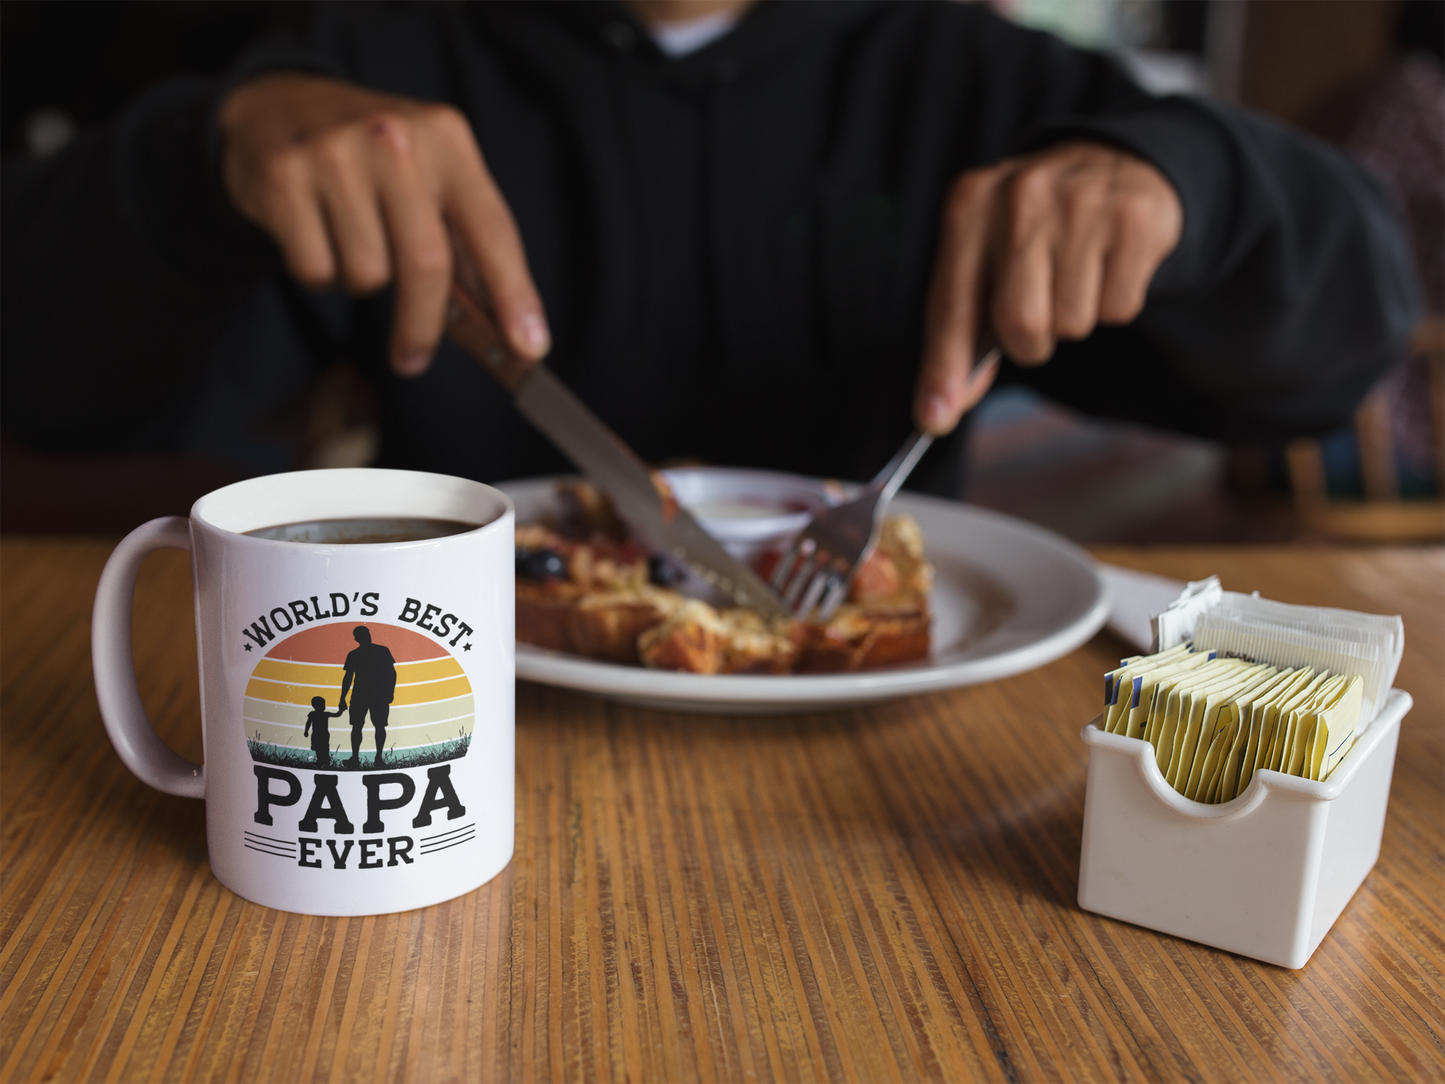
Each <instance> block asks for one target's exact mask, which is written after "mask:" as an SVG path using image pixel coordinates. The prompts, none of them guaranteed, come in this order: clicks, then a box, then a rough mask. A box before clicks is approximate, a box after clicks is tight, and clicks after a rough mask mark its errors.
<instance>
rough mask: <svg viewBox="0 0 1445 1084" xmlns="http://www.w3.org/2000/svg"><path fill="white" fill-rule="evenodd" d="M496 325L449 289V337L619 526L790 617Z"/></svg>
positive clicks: (740, 596) (750, 602) (751, 603)
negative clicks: (596, 491) (506, 393)
mask: <svg viewBox="0 0 1445 1084" xmlns="http://www.w3.org/2000/svg"><path fill="white" fill-rule="evenodd" d="M488 308H489V306H488ZM495 326H496V324H495V321H494V320H492V319H491V313H490V312H488V311H487V310H486V309H485V308H483V307H481V306H479V305H478V304H477V302H476V301H475V300H474V299H473V297H472V296H471V295H470V293H469V291H467V290H465V289H463V288H462V287H460V286H457V287H455V288H454V289H453V291H452V308H451V312H450V314H449V318H448V324H447V330H448V332H449V333H450V335H451V337H452V338H453V339H454V340H455V341H456V342H457V343H458V345H460V346H462V347H463V348H464V349H466V350H467V351H468V352H469V353H471V354H474V355H475V356H476V357H477V359H478V360H479V361H481V363H482V364H483V366H485V367H486V369H487V370H488V371H489V372H491V373H492V375H493V376H495V377H496V378H497V379H498V380H499V381H500V382H501V383H502V385H503V386H504V387H506V388H507V389H508V390H510V391H511V392H512V396H513V402H514V403H515V404H516V407H517V409H518V410H519V411H520V412H521V414H522V416H523V417H525V418H526V419H527V420H528V421H529V422H531V423H532V424H533V425H535V426H536V427H537V428H538V429H539V430H541V432H542V433H543V435H544V436H546V437H547V438H548V439H549V440H550V441H551V442H552V443H553V444H555V445H556V446H557V448H558V449H559V450H560V451H561V452H562V453H563V454H564V455H566V456H567V458H568V459H570V460H572V462H573V463H574V464H576V465H577V467H578V469H579V470H581V471H582V473H583V474H585V475H587V477H589V478H590V479H592V481H593V482H595V483H596V484H597V486H598V488H600V489H601V490H602V491H603V492H604V493H606V494H607V496H608V497H609V498H611V500H612V503H613V505H614V506H615V507H616V509H617V512H618V514H619V515H620V516H621V517H622V518H623V519H624V520H626V521H627V522H628V523H630V524H631V525H632V526H633V527H634V528H635V529H637V530H638V531H639V532H640V533H641V534H642V535H644V536H645V537H646V538H647V539H648V540H649V541H650V542H652V543H653V544H654V545H656V546H659V547H661V549H662V551H663V552H664V553H665V554H666V555H668V556H670V557H672V559H673V560H675V561H677V562H679V563H680V564H682V565H684V566H685V567H687V568H688V569H689V570H691V571H692V572H693V573H694V574H695V575H697V576H698V577H699V578H700V579H702V580H703V581H704V582H705V583H707V584H708V585H709V586H711V587H712V588H714V589H715V590H717V591H718V592H720V593H721V594H723V595H725V596H726V597H728V598H730V599H732V600H733V601H734V602H735V603H737V604H738V605H739V606H744V607H747V608H748V609H752V610H757V611H759V612H761V613H763V614H764V615H766V616H770V617H773V616H776V617H790V616H791V615H790V614H789V613H788V611H787V610H786V609H785V608H784V607H783V604H782V603H781V602H780V601H779V599H778V597H777V595H776V594H774V593H773V590H772V588H770V587H769V586H768V585H767V584H766V583H765V582H764V581H763V579H762V577H760V576H759V575H758V574H757V573H756V572H754V571H753V570H752V569H751V568H749V567H748V566H747V565H746V564H744V563H743V562H742V561H739V560H738V559H737V558H736V557H734V556H733V555H732V554H730V553H728V551H727V550H726V549H724V548H723V546H722V544H721V543H719V542H718V541H717V540H716V539H715V538H713V537H712V535H710V534H708V533H707V532H706V531H704V530H703V529H702V527H700V526H699V525H698V523H697V521H696V520H695V519H693V517H692V514H691V513H690V512H688V510H687V509H686V508H682V507H680V506H672V505H670V506H669V507H668V508H666V509H664V507H663V501H662V496H661V494H659V493H658V491H657V487H656V486H655V485H653V481H652V474H651V472H649V471H648V469H647V465H646V464H645V463H643V462H642V460H641V459H639V458H638V457H637V454H636V453H635V452H633V451H632V449H631V448H629V447H628V446H627V444H626V443H625V442H624V441H623V440H622V438H621V437H619V436H618V435H617V434H616V433H614V432H613V431H612V430H611V429H609V428H608V427H607V426H606V425H605V424H604V423H603V421H602V419H600V418H598V417H597V415H596V414H594V413H593V412H592V411H591V409H589V408H588V406H587V405H586V404H585V403H583V402H582V400H581V399H579V398H577V396H576V395H575V394H573V392H572V390H571V389H570V388H568V387H567V385H566V384H564V383H562V381H561V380H559V379H558V378H557V376H556V374H555V373H553V372H552V371H551V370H550V369H549V368H547V366H546V365H544V364H542V363H537V364H535V365H531V366H526V365H525V364H523V363H521V362H520V360H519V359H517V358H516V357H514V356H513V355H512V354H511V352H510V351H508V350H507V349H506V348H505V347H504V346H502V344H501V343H500V341H499V340H498V339H497V337H496V336H495V335H494V334H493V333H492V332H491V330H490V329H491V328H493V327H495Z"/></svg>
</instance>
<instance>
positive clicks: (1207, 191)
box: [3, 0, 1418, 491]
mask: <svg viewBox="0 0 1445 1084" xmlns="http://www.w3.org/2000/svg"><path fill="white" fill-rule="evenodd" d="M282 69H293V70H307V71H314V72H320V73H327V74H332V75H335V76H338V77H341V78H345V79H348V80H352V81H354V82H357V83H360V84H363V85H365V86H368V87H372V88H375V89H377V90H382V91H387V92H391V93H394V94H401V95H408V96H412V97H416V98H422V99H428V100H434V101H444V102H450V103H452V104H453V105H455V106H457V107H458V108H460V109H461V110H462V111H463V112H464V113H465V114H466V116H467V117H468V118H469V119H470V121H471V124H472V126H473V128H474V130H475V132H476V136H477V140H478V142H479V144H480V146H481V148H482V151H483V153H484V155H485V156H486V159H487V162H488V165H489V166H490V168H491V170H492V173H493V175H494V176H495V178H496V180H497V182H498V184H499V186H500V188H501V190H502V193H503V194H504V196H505V197H506V199H507V201H508V203H509V204H510V206H511V208H512V210H513V212H514V214H515V216H516V219H517V222H518V225H519V227H520V230H521V234H522V238H523V242H524V244H525V246H526V251H527V256H528V259H529V261H530V265H531V269H532V272H533V275H534V277H535V279H536V282H537V285H538V287H539V289H540V291H541V296H542V299H543V303H544V305H545V306H546V311H547V316H548V319H549V323H550V325H551V328H552V332H553V338H554V343H555V346H554V349H553V352H552V356H551V359H550V361H551V364H552V365H553V367H554V368H555V370H556V371H557V373H558V374H559V375H560V376H561V377H562V378H563V379H564V380H565V381H567V382H568V383H569V384H570V385H571V386H572V387H573V388H574V390H576V391H577V392H578V394H579V395H581V397H582V398H583V399H584V400H585V401H586V402H588V403H589V404H590V405H591V406H592V407H593V408H595V409H596V411H597V412H598V413H599V414H600V415H601V416H602V417H603V418H604V419H605V420H606V421H607V422H608V423H610V424H611V425H612V426H613V427H614V428H615V429H616V430H617V431H618V432H619V433H620V434H621V435H622V437H623V438H624V439H625V440H627V441H628V442H629V443H631V444H632V445H633V447H634V448H636V450H637V451H638V452H639V453H640V454H641V455H642V456H643V457H644V458H647V459H650V460H663V459H667V458H676V457H696V458H699V459H702V460H705V461H711V462H716V463H728V464H738V465H747V466H760V467H770V468H776V469H786V470H795V471H801V472H805V473H809V474H820V475H830V476H840V477H866V476H869V475H871V474H872V473H873V472H874V471H875V470H876V469H877V468H878V467H879V466H880V465H881V464H882V463H883V462H884V461H885V460H886V459H887V458H888V456H889V455H890V454H891V452H892V451H893V450H894V449H895V448H896V446H897V445H898V443H899V442H900V440H901V439H902V437H903V436H904V435H905V433H906V432H907V430H908V428H909V425H910V401H911V388H912V385H913V381H914V375H915V372H916V368H917V364H918V360H919V356H920V352H921V345H922V330H923V299H924V294H925V291H926V289H927V285H928V281H929V276H930V272H931V268H932V261H933V258H934V253H935V246H936V241H937V235H938V222H939V211H940V207H941V204H942V201H943V198H944V195H945V191H946V189H947V186H948V185H949V183H950V181H951V180H953V179H954V178H955V177H957V176H958V175H959V173H961V172H962V171H964V170H967V169H971V168H975V167H979V166H985V165H988V164H990V163H995V162H997V161H999V160H1000V159H1001V158H1003V157H1005V156H1008V155H1013V154H1018V153H1020V152H1025V151H1028V150H1031V149H1036V148H1040V147H1044V146H1047V145H1050V144H1053V143H1057V142H1060V141H1063V140H1069V139H1080V138H1082V139H1090V140H1096V141H1100V142H1103V143H1107V144H1111V145H1114V146H1116V147H1120V148H1123V149H1126V150H1128V151H1130V152H1132V153H1134V154H1137V155H1139V156H1140V157H1142V158H1144V159H1146V160H1148V161H1149V162H1152V163H1153V164H1154V165H1155V166H1157V167H1158V168H1159V169H1160V170H1161V171H1162V172H1163V174H1164V175H1165V176H1166V177H1167V178H1168V179H1169V180H1170V182H1172V184H1173V185H1174V187H1175V188H1176V190H1177V191H1178V193H1179V196H1180V199H1181V201H1182V204H1183V210H1184V225H1183V236H1182V239H1181V241H1180V243H1179V246H1178V248H1177V249H1176V251H1175V252H1174V253H1173V254H1172V255H1171V256H1170V257H1169V258H1168V259H1167V260H1166V262H1165V263H1164V264H1163V266H1162V267H1161V268H1160V269H1159V271H1158V273H1157V275H1156V276H1155V279H1154V282H1153V285H1152V287H1151V289H1150V292H1149V297H1148V302H1147V305H1146V307H1145V310H1144V312H1143V314H1142V315H1141V316H1140V317H1139V318H1138V319H1137V320H1135V321H1134V322H1133V323H1132V324H1131V325H1129V326H1127V327H1121V328H1102V329H1100V330H1098V331H1096V332H1095V333H1094V334H1093V335H1092V336H1090V337H1089V338H1088V339H1087V340H1085V341H1082V342H1076V343H1064V344H1061V345H1060V347H1059V349H1058V351H1057V353H1056V355H1055V357H1054V359H1053V360H1052V361H1051V362H1050V363H1049V364H1048V365H1046V366H1044V367H1042V368H1039V369H1033V370H1020V369H1013V368H1012V367H1007V371H1006V372H1005V374H1004V378H1005V379H1006V380H1007V379H1011V380H1017V381H1023V382H1027V383H1028V384H1030V385H1032V386H1034V387H1036V388H1038V389H1039V390H1041V391H1042V392H1044V393H1045V394H1047V395H1049V396H1052V397H1054V398H1055V399H1057V400H1059V401H1061V402H1064V403H1066V404H1069V405H1072V406H1074V407H1077V408H1079V409H1081V410H1084V411H1087V412H1092V413H1096V414H1100V415H1107V416H1114V417H1121V418H1130V419H1137V420H1141V421H1145V422H1149V423H1153V424H1155V425H1161V426H1169V427H1173V428H1177V429H1180V430H1184V431H1187V432H1192V433H1197V434H1202V435H1207V436H1214V437H1222V438H1226V439H1239V438H1244V439H1254V438H1261V437H1282V436H1290V435H1294V434H1298V433H1306V432H1316V431H1321V430H1323V429H1326V428H1328V427H1331V426H1334V425H1336V424H1338V423H1340V422H1341V421H1342V420H1344V419H1345V418H1346V417H1347V416H1348V414H1349V412H1350V411H1351V409H1352V408H1353V407H1354V405H1355V404H1356V402H1357V401H1358V400H1359V399H1360V397H1361V396H1362V395H1363V394H1364V392H1365V391H1366V390H1367V389H1368V387H1369V385H1370V384H1371V383H1372V382H1373V381H1374V379H1375V378H1376V377H1377V376H1378V375H1379V374H1380V373H1381V372H1382V371H1383V370H1384V369H1385V368H1386V367H1387V366H1388V365H1389V364H1390V363H1391V362H1393V361H1394V360H1396V359H1397V358H1398V357H1399V356H1400V354H1401V352H1402V350H1403V347H1404V343H1405V342H1406V340H1407V338H1408V336H1409V333H1410V330H1411V328H1412V325H1413V322H1414V319H1415V317H1416V315H1417V311H1418V300H1417V290H1416V288H1415V286H1414V282H1413V277H1412V271H1411V269H1410V268H1411V265H1410V259H1409V253H1408V249H1407V246H1406V244H1405V242H1404V240H1403V237H1402V235H1401V232H1400V229H1399V226H1398V224H1397V219H1396V215H1395V213H1394V210H1393V208H1392V207H1391V205H1390V203H1389V199H1388V197H1387V196H1386V195H1385V194H1384V191H1383V189H1382V187H1381V186H1380V185H1378V184H1377V183H1375V182H1374V181H1373V180H1372V179H1371V178H1370V177H1368V176H1367V175H1366V174H1365V173H1364V172H1363V171H1362V170H1361V169H1360V168H1358V167H1356V166H1355V165H1353V164H1351V163H1350V162H1349V161H1347V160H1346V159H1344V158H1343V157H1341V156H1340V155H1338V154H1336V153H1335V152H1333V151H1331V150H1330V149H1328V148H1327V147H1325V146H1324V145H1323V144H1320V143H1318V142H1315V141H1313V140H1311V139H1310V138H1308V137H1306V136H1304V135H1302V134H1300V133H1298V132H1295V131H1292V130H1289V129H1287V128H1285V127H1283V126H1282V125H1280V124H1278V123H1275V122H1272V121H1270V120H1267V119H1265V118H1262V117H1259V116H1255V115H1251V114H1248V113H1246V112H1244V111H1240V110H1233V109H1226V108H1222V107H1218V106H1215V105H1211V104H1208V103H1205V102H1201V101H1194V100H1189V99H1184V98H1178V97H1169V98H1155V97H1151V96H1149V95H1147V94H1145V93H1144V92H1143V91H1141V90H1140V89H1139V88H1138V87H1137V86H1135V85H1134V84H1133V83H1131V82H1130V81H1129V79H1128V78H1127V77H1126V76H1125V75H1123V74H1122V72H1121V71H1120V70H1119V69H1118V68H1117V67H1116V66H1115V65H1114V64H1113V63H1112V62H1111V61H1109V60H1108V59H1106V58H1104V57H1102V56H1099V55H1097V54H1093V53H1089V52H1085V51H1081V50H1078V49H1074V48H1071V47H1070V46H1068V45H1065V44H1064V43H1062V42H1060V41H1059V40H1057V39H1056V38H1053V37H1051V36H1049V35H1046V34H1042V33H1036V32H1032V31H1028V30H1023V29H1020V28H1018V27H1016V26H1013V25H1011V24H1009V23H1007V22H1005V21H1003V20H1001V19H999V18H997V17H996V16H994V15H993V14H992V13H990V12H989V11H988V10H987V9H986V8H985V7H984V6H983V5H980V4H959V3H952V2H946V0H945V2H937V3H930V2H898V3H887V2H885V3H867V2H844V3H829V2H812V3H801V2H795V3H780V2H768V0H765V2H764V3H761V4H759V5H758V6H757V7H755V8H753V9H752V10H751V11H750V12H749V13H748V14H747V15H746V16H745V17H744V18H743V19H742V20H741V22H740V23H739V24H738V25H737V26H736V27H735V28H734V29H733V30H732V31H731V32H730V33H728V34H727V35H726V36H724V37H723V38H721V39H720V40H718V41H715V42H714V43H712V44H710V45H709V46H707V47H706V48H703V49H702V50H700V51H698V52H696V53H693V54H691V55H688V56H685V57H682V58H680V59H669V58H668V57H666V56H665V55H664V54H663V53H662V52H661V51H659V49H658V48H657V47H656V46H655V45H654V44H653V42H652V41H651V39H650V38H649V37H648V35H647V33H646V31H645V29H644V28H643V26H642V25H641V24H640V23H638V22H637V21H636V20H635V19H634V18H633V17H632V16H631V15H630V13H629V12H628V11H627V10H626V9H625V8H624V7H622V6H621V5H618V4H613V3H601V2H599V3H581V4H563V3H542V4H511V3H488V4H469V5H461V4H401V5H398V4H380V3H375V4H344V5H339V6H336V7H326V8H321V9H318V11H317V13H316V18H315V26H314V32H313V34H312V35H311V37H310V38H309V39H308V40H307V41H306V42H305V43H304V44H303V45H302V46H298V47H286V48H282V47H279V46H277V47H269V48H265V49H262V50H259V51H257V52H255V53H253V54H252V55H251V56H250V57H249V58H248V59H247V60H246V62H245V63H244V64H243V65H242V66H241V69H240V70H239V71H238V72H236V73H235V74H234V75H233V76H232V77H231V79H230V80H227V81H204V80H179V81H173V82H170V83H166V84H163V85H161V86H159V87H157V88H155V89H154V90H152V91H151V92H149V93H147V94H146V95H144V96H143V97H142V98H141V99H139V100H137V101H136V102H135V103H133V104H132V105H131V106H130V107H129V108H128V109H127V110H126V111H125V113H124V114H123V115H122V117H121V118H120V120H119V121H118V122H117V123H116V124H115V125H113V126H112V127H111V128H110V129H109V130H105V131H100V132H95V133H90V134H88V135H87V136H85V137H83V138H81V139H80V140H78V141H77V142H76V144H75V145H73V146H72V147H70V148H68V149H67V150H66V151H65V152H63V153H62V154H60V155H59V156H57V157H56V158H55V159H53V160H51V161H48V162H45V163H40V164H28V165H26V166H24V167H20V168H16V169H12V170H11V171H10V175H9V176H7V178H6V182H7V183H6V184H5V191H4V222H3V230H4V284H5V285H4V300H3V305H4V312H3V336H4V339H3V362H4V398H3V424H4V427H5V429H6V431H7V432H8V433H9V434H11V435H12V436H15V437H19V438H21V439H23V440H25V441H27V442H29V443H31V444H32V445H34V446H37V447H41V448H48V449H71V450H88V451H101V450H107V449H118V448H137V447H168V446H169V447H174V446H176V445H177V442H181V443H184V439H185V438H183V437H182V436H178V434H184V433H185V432H187V424H188V422H187V419H188V417H191V416H193V415H194V413H195V410H196V402H197V397H198V396H202V395H205V394H211V395H213V396H214V394H216V393H215V390H214V389H215V388H216V387H218V386H219V387H221V388H223V389H225V388H230V389H233V391H234V392H235V394H236V395H242V396H243V395H244V389H245V387H246V384H247V381H248V380H251V379H257V380H258V379H260V378H259V377H253V376H252V375H249V374H256V373H264V372H266V371H268V367H270V369H271V370H274V369H275V368H276V367H277V366H278V365H282V364H283V361H278V359H287V358H293V359H302V361H301V362H299V364H320V363H321V362H323V361H324V360H325V359H326V358H327V357H329V356H331V355H334V354H336V353H343V354H346V355H348V356H349V357H350V358H352V359H353V360H354V361H356V362H357V363H359V364H361V365H362V366H363V367H364V368H366V369H368V370H369V371H370V372H371V373H372V374H373V375H374V378H375V380H376V382H377V385H378V388H379V391H380V396H379V402H380V410H381V421H382V446H381V465H385V466H394V467H407V468H414V469H423V470H433V471H442V472H446V473H453V474H460V475H466V476H470V477H474V478H478V479H482V480H487V481H491V480H498V479H503V478H509V477H521V476H528V475H535V474H540V473H547V472H552V471H557V470H563V469H566V464H565V462H564V461H563V460H562V458H561V457H560V455H559V454H558V453H557V452H555V451H554V450H553V449H552V448H551V447H550V446H549V445H548V444H547V442H546V441H545V440H544V439H543V438H542V437H541V436H540V435H539V434H537V433H536V432H535V431H533V430H532V429H531V428H530V426H529V425H528V423H527V422H526V421H524V420H523V419H522V418H521V417H520V416H519V415H518V414H517V413H516V412H515V411H514V410H513V408H512V406H511V404H510V402H509V400H508V398H507V396H506V395H505V393H503V392H502V391H501V389H500V388H499V387H497V386H496V385H495V384H493V383H492V381H491V380H490V378H489V377H488V376H487V375H486V374H485V373H484V372H483V371H482V370H481V368H480V367H479V366H478V365H477V364H475V363H474V362H473V361H472V360H471V359H469V358H468V357H467V356H465V355H464V354H463V353H462V352H461V351H460V350H459V349H457V348H456V347H455V346H453V345H451V344H449V343H446V344H444V345H443V346H442V348H441V350H440V351H439V353H438V355H437V358H436V362H435V364H434V365H433V367H432V368H431V370H430V371H429V372H427V373H426V374H425V375H424V376H422V377H420V378H418V379H413V380H404V379H400V378H397V377H395V376H392V375H390V374H389V373H388V372H387V371H386V369H385V365H384V355H385V348H386V335H387V322H388V320H389V311H390V298H389V297H387V296H385V295H383V296H380V297H374V298H370V299H364V300H360V301H354V300H349V299H346V298H344V297H341V296H340V295H338V294H335V293H333V294H331V295H326V296H320V297H318V296H314V295H309V294H306V293H305V292H304V291H301V290H299V289H297V288H296V287H294V286H293V285H290V284H289V283H288V282H287V281H286V280H285V276H284V274H283V273H282V271H281V265H280V261H279V258H278V256H277V253H276V250H275V248H274V246H273V245H272V244H271V242H270V241H269V240H267V239H266V238H265V237H264V236H263V235H261V233H260V232H259V231H258V230H256V229H255V228H253V227H252V226H250V225H249V224H248V223H246V222H244V221H243V220H242V219H241V218H240V216H239V215H237V214H236V212H235V211H234V210H233V209H232V208H231V207H230V206H229V204H228V203H227V201H226V199H225V196H224V193H223V190H222V188H221V184H220V181H219V173H218V159H219V146H218V139H217V136H216V130H215V119H214V118H215V112H216V108H217V104H218V101H219V100H220V97H221V96H222V95H223V94H224V93H225V91H226V89H227V88H228V86H231V85H234V83H235V82H236V81H237V80H239V79H243V78H246V77H248V76H249V75H252V74H255V73H257V72H261V71H266V70H282ZM207 387H210V388H211V391H210V392H206V391H205V390H204V389H205V388H207ZM237 389H239V390H237ZM223 398H224V393H223ZM191 427H192V430H193V429H194V424H193V423H191ZM947 443H948V442H945V443H944V446H943V447H941V448H938V449H936V450H935V453H933V459H932V460H931V462H930V463H928V464H925V469H924V470H922V471H921V472H920V476H919V478H920V483H921V485H922V486H923V487H925V488H931V489H934V490H938V491H949V490H952V489H954V487H955V486H956V482H957V467H958V463H957V456H956V454H952V453H951V452H950V449H949V448H948V446H947ZM954 443H955V444H957V443H958V442H954Z"/></svg>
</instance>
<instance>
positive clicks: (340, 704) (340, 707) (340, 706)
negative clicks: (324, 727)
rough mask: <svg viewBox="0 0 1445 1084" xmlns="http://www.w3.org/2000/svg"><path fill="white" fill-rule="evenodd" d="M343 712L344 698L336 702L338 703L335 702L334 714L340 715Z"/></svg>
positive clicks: (344, 706) (344, 708) (344, 707)
mask: <svg viewBox="0 0 1445 1084" xmlns="http://www.w3.org/2000/svg"><path fill="white" fill-rule="evenodd" d="M345 710H346V697H344V696H343V697H342V698H341V699H340V700H338V701H337V702H336V713H337V714H338V715H339V714H341V713H342V712H343V711H345Z"/></svg>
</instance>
